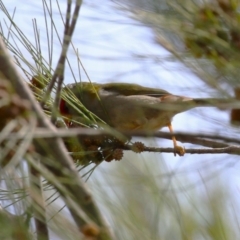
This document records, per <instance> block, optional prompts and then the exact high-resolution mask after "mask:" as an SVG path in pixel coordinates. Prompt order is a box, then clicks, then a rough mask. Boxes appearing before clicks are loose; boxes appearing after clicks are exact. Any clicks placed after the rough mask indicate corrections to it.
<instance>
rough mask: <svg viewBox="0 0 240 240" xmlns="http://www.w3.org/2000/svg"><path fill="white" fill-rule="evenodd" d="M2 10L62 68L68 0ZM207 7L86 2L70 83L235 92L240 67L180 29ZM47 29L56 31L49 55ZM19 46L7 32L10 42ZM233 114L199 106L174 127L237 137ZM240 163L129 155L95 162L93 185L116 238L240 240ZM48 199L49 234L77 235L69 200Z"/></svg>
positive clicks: (201, 93)
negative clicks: (194, 44) (206, 52)
mask: <svg viewBox="0 0 240 240" xmlns="http://www.w3.org/2000/svg"><path fill="white" fill-rule="evenodd" d="M1 2H2V1H1ZM209 2H210V4H212V3H211V1H209ZM216 2H221V1H216ZM223 2H224V1H223ZM227 2H231V1H227ZM232 2H234V3H235V2H236V3H238V1H232ZM4 4H5V7H6V9H7V11H8V12H9V14H10V15H11V16H12V17H13V19H14V22H15V23H17V26H18V27H19V28H20V29H21V31H22V32H23V33H24V35H25V36H26V38H27V39H28V40H29V41H30V42H31V43H32V44H36V40H35V38H34V28H33V25H34V24H35V23H37V31H38V34H39V37H40V40H41V54H42V56H43V57H44V59H45V60H46V62H47V63H48V64H49V69H50V68H53V69H54V68H55V66H56V63H57V60H58V57H59V54H60V50H61V44H60V41H59V37H58V34H59V36H60V38H61V37H62V36H63V20H62V15H61V14H60V12H61V13H62V14H63V15H64V14H65V9H66V1H63V0H59V1H58V2H56V1H49V2H48V1H46V2H45V1H24V3H22V2H19V1H14V0H8V1H7V2H5V3H4ZM50 4H51V6H52V16H53V17H52V20H53V21H54V25H51V24H50V22H51V20H50V19H49V18H48V22H46V15H47V13H46V7H45V8H44V7H43V6H44V5H45V6H50ZM201 4H203V3H202V2H201V1H190V0H189V1H186V0H185V1H177V0H171V1H162V0H141V1H140V0H138V1H137V0H131V1H125V0H117V1H110V0H105V1H104V3H101V4H100V3H99V2H98V1H88V0H87V1H84V2H83V4H82V7H81V11H80V16H79V19H78V22H77V26H76V30H75V32H74V35H73V40H72V43H73V45H72V47H71V48H70V49H69V52H68V61H69V64H68V65H67V66H66V71H65V82H64V83H65V84H68V83H73V82H74V81H75V80H76V81H79V80H80V79H81V80H83V81H84V80H86V81H88V80H89V78H90V79H91V81H92V82H98V83H107V82H127V83H137V84H141V85H143V86H148V87H153V88H162V89H164V90H167V91H169V92H171V93H174V94H178V95H183V96H189V97H222V96H227V97H229V96H233V95H234V87H235V86H237V85H238V82H237V81H239V80H238V78H237V77H236V76H238V68H237V63H236V64H235V62H234V64H233V61H232V62H231V61H230V60H231V59H230V60H229V59H227V60H229V62H231V63H232V66H231V65H226V64H225V62H224V64H223V65H224V66H227V67H226V69H224V68H223V67H222V66H221V65H220V64H222V63H219V62H217V63H216V61H217V60H216V59H213V58H212V59H211V58H208V57H202V56H200V58H199V57H198V56H196V55H195V52H194V51H195V50H193V49H192V48H189V49H190V51H188V53H186V52H185V50H186V46H185V45H186V41H185V42H184V40H186V39H187V38H188V39H191V36H192V34H193V33H191V32H190V30H189V31H186V32H187V34H189V35H186V36H185V38H184V37H183V36H182V35H181V34H182V33H183V30H182V29H183V28H184V27H185V25H184V24H186V29H187V27H188V25H191V24H193V21H196V19H194V16H197V14H195V15H194V11H197V10H198V9H202V8H201V6H202V5H201ZM206 4H207V3H206ZM44 9H45V11H44ZM0 13H1V14H0V22H1V32H2V33H3V34H4V35H5V36H6V35H7V31H8V29H9V27H10V26H11V24H10V21H9V20H8V18H7V17H6V15H5V14H4V13H3V11H1V9H0ZM198 13H201V12H200V11H199V12H198ZM210 15H211V14H210ZM203 19H204V16H203ZM46 27H47V28H48V29H50V28H51V27H52V28H54V30H53V36H52V49H51V50H50V48H49V40H48V36H47V34H46ZM55 29H56V30H55ZM189 36H190V37H189ZM18 40H19V39H17V38H15V40H13V38H12V36H11V35H9V42H11V43H13V44H14V41H18ZM209 44H210V43H209ZM221 44H222V42H220V45H221ZM20 46H21V43H20V44H19V47H20ZM20 48H21V47H20ZM203 48H204V47H203ZM189 49H188V50H189ZM50 51H51V52H52V57H50V54H49V52H50ZM191 51H192V52H191ZM21 52H22V54H23V56H24V59H27V61H28V63H26V62H24V61H23V63H22V64H23V66H24V65H26V66H27V65H29V64H30V65H32V66H33V68H32V69H31V71H32V72H33V73H34V72H36V71H37V64H36V61H35V59H32V56H31V55H30V54H29V49H24V48H22V49H21ZM189 52H190V53H189ZM12 54H13V52H12ZM13 55H14V54H13ZM28 56H29V57H28ZM232 56H233V55H232ZM215 57H216V58H218V59H219V58H220V57H219V55H216V56H215ZM78 58H79V59H80V60H81V64H82V66H81V65H80V64H79V61H78ZM225 59H226V58H225ZM236 59H237V57H236ZM227 60H226V61H227ZM218 64H219V65H218ZM219 66H220V67H219ZM31 71H30V72H31ZM84 71H86V72H87V74H86V73H85V72H84ZM29 75H31V74H29ZM26 80H28V79H27V77H26ZM229 114H230V112H229V110H221V109H217V108H197V109H193V110H190V111H188V112H185V113H182V114H179V115H177V116H176V117H175V118H174V120H173V123H172V124H173V128H174V131H183V132H188V133H211V134H213V135H216V138H217V136H218V135H219V134H221V135H224V136H238V134H239V128H238V127H234V126H232V125H231V124H230V122H229ZM162 131H168V129H165V128H164V129H162ZM135 140H136V141H139V139H135ZM140 140H141V141H144V143H145V144H146V145H147V146H155V147H157V146H158V147H163V146H170V147H172V142H171V141H167V140H159V139H158V140H156V139H148V140H144V139H140ZM180 144H181V145H183V146H184V147H186V148H190V147H191V148H199V147H200V146H195V145H191V144H186V143H184V144H183V143H180ZM238 160H239V157H238V156H237V155H230V154H194V155H190V154H185V156H184V157H179V156H176V157H174V155H173V154H169V153H140V154H136V153H132V152H128V151H125V152H124V158H123V159H122V160H121V161H114V162H110V163H107V162H103V163H101V164H100V165H99V166H97V167H96V168H95V170H94V171H93V172H92V174H91V176H90V177H89V178H86V180H87V181H86V183H87V185H88V187H89V188H90V189H91V191H92V193H93V196H94V198H95V199H96V201H97V203H98V205H99V207H100V209H101V212H102V213H103V215H104V216H105V218H106V219H107V222H108V223H109V225H110V227H111V229H112V231H113V232H114V233H115V235H116V238H117V239H166V240H169V239H171V240H174V239H176V240H177V239H189V240H190V239H194V240H195V239H196V240H202V239H204V240H205V239H207V240H208V239H218V240H219V239H238V236H239V233H240V228H239V222H238V221H239V216H238V215H239V214H238V211H239V207H240V202H239V183H240V177H239V172H238V171H239V164H238ZM87 171H88V170H85V172H87ZM79 174H80V175H83V172H81V171H80V173H79ZM45 195H46V199H48V197H49V199H48V203H49V220H50V222H49V223H50V226H51V230H52V231H51V238H52V239H78V238H77V237H76V229H75V228H74V227H73V226H72V225H71V221H70V220H69V219H68V212H67V211H66V210H65V209H64V208H63V207H64V206H63V203H62V201H61V200H60V199H58V200H56V199H55V198H56V197H57V196H56V195H54V194H53V191H52V190H51V189H50V190H49V189H48V188H46V191H45ZM4 199H5V198H4ZM10 200H11V199H10ZM10 200H9V199H7V200H3V201H2V203H1V205H2V206H10V204H9V201H10ZM11 206H12V205H11ZM8 209H10V210H11V211H13V208H8ZM59 215H61V216H62V218H64V219H65V218H66V219H65V220H64V222H60V221H59V219H57V218H58V216H59ZM68 221H70V223H69V222H68ZM66 224H68V225H66ZM64 225H65V226H68V227H64ZM60 226H62V227H60ZM74 229H75V230H74Z"/></svg>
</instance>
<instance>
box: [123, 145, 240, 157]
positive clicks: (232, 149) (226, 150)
mask: <svg viewBox="0 0 240 240" xmlns="http://www.w3.org/2000/svg"><path fill="white" fill-rule="evenodd" d="M123 150H132V146H131V145H126V146H125V147H124V148H123ZM142 151H143V152H155V153H157V152H159V153H175V151H176V150H175V149H174V148H155V147H146V146H145V147H144V148H143V150H142ZM187 153H189V154H233V155H240V146H235V145H231V146H228V147H223V148H187V149H185V154H187Z"/></svg>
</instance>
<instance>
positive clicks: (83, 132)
mask: <svg viewBox="0 0 240 240" xmlns="http://www.w3.org/2000/svg"><path fill="white" fill-rule="evenodd" d="M102 135H106V136H109V137H111V136H115V137H117V138H119V139H127V138H130V137H144V138H149V137H155V138H164V139H169V140H171V139H172V136H175V137H176V138H177V140H179V141H180V142H186V143H192V144H197V145H202V146H205V147H211V148H224V147H227V146H229V144H227V143H237V144H240V140H239V139H238V138H237V137H236V138H230V137H225V136H222V135H212V134H199V133H184V132H176V133H173V134H171V133H167V132H156V133H151V134H150V133H149V132H144V131H136V132H135V131H134V132H118V131H116V130H114V129H110V130H99V129H93V128H70V129H58V130H57V131H49V130H46V129H43V128H42V129H41V128H38V129H36V131H35V133H34V136H33V138H35V139H38V138H39V139H41V138H58V137H60V138H67V137H76V136H78V137H87V136H92V137H94V136H96V137H97V136H102ZM7 138H9V139H10V138H15V139H22V138H24V135H22V134H21V135H20V134H16V133H12V134H9V135H8V137H7ZM209 139H214V140H215V141H213V140H209ZM219 140H221V141H224V142H219ZM225 142H227V143H225Z"/></svg>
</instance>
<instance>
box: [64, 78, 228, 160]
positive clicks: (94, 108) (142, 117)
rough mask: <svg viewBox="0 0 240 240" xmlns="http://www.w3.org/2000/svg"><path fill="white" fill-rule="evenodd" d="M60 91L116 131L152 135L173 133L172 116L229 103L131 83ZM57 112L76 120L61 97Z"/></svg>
mask: <svg viewBox="0 0 240 240" xmlns="http://www.w3.org/2000/svg"><path fill="white" fill-rule="evenodd" d="M64 91H65V92H66V93H67V94H70V93H71V95H72V94H74V95H75V97H76V98H77V99H79V100H80V102H81V103H82V104H83V105H84V106H85V107H86V108H87V109H88V110H89V111H90V112H92V113H94V114H95V115H96V116H97V117H99V118H100V119H101V120H103V121H104V122H105V123H107V124H108V125H110V126H111V127H113V128H115V129H116V130H119V131H133V130H144V131H148V132H155V131H157V130H159V129H161V128H163V127H168V128H169V131H170V133H173V128H172V124H171V121H172V118H173V117H174V116H175V115H176V114H178V113H180V112H183V111H187V110H189V109H191V108H194V107H199V106H222V104H226V103H227V104H228V103H231V101H230V100H229V99H214V98H189V97H184V96H177V95H173V94H171V93H169V92H167V91H165V90H162V89H157V88H149V87H144V86H141V85H138V84H131V83H107V84H99V83H92V82H79V83H74V84H69V85H67V86H66V87H65V88H64ZM72 96H73V95H72ZM59 109H60V113H61V114H62V115H63V116H68V117H70V119H76V118H78V117H79V110H78V109H77V106H76V104H75V106H74V101H73V100H71V101H67V100H66V99H63V98H62V99H61V101H60V106H59ZM78 119H79V118H78ZM172 140H173V145H174V149H175V153H177V154H179V155H180V156H183V155H184V153H185V150H184V148H183V147H181V146H178V145H177V141H176V139H175V137H174V136H173V137H172Z"/></svg>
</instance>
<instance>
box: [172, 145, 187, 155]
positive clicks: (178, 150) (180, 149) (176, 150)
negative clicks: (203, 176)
mask: <svg viewBox="0 0 240 240" xmlns="http://www.w3.org/2000/svg"><path fill="white" fill-rule="evenodd" d="M184 154H185V149H184V147H182V146H175V147H174V156H176V155H179V156H184Z"/></svg>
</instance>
